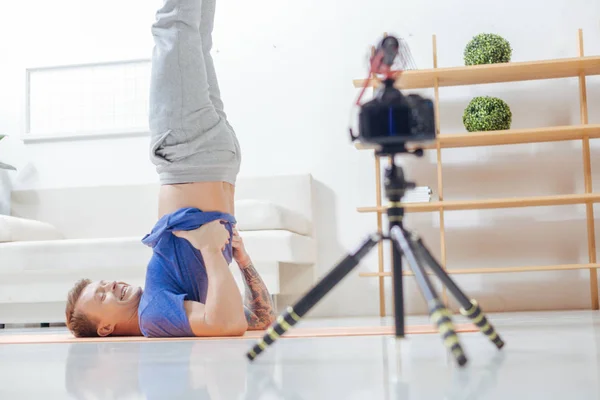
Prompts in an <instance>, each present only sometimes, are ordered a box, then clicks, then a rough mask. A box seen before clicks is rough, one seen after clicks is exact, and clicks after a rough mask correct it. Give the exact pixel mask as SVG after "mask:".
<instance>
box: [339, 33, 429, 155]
mask: <svg viewBox="0 0 600 400" xmlns="http://www.w3.org/2000/svg"><path fill="white" fill-rule="evenodd" d="M399 47H400V44H399V42H398V39H396V38H395V37H393V36H387V37H386V38H384V39H383V40H382V42H381V43H380V44H379V46H378V49H377V51H376V52H375V55H374V56H373V57H372V59H371V72H370V74H369V75H371V73H373V72H375V73H384V74H385V75H386V78H385V80H383V82H382V83H383V85H382V86H380V87H379V88H378V91H377V92H376V94H375V96H374V98H373V100H371V101H369V102H367V103H365V104H364V105H362V106H360V104H358V102H359V101H360V98H359V100H358V101H357V104H358V105H359V106H360V107H361V110H360V114H359V118H358V129H359V133H358V135H357V136H355V135H354V134H353V133H352V132H350V134H351V137H352V140H358V141H360V142H362V143H365V144H371V145H377V147H380V148H382V149H383V150H385V149H391V148H394V149H397V150H398V151H397V152H402V150H403V149H405V148H406V143H408V142H416V143H420V144H422V143H423V142H430V141H434V140H435V136H436V132H435V112H434V107H433V102H432V101H431V100H429V99H426V98H423V97H421V96H419V95H417V94H409V95H407V96H405V95H403V94H402V93H401V92H400V90H398V89H396V88H395V87H394V83H395V82H396V79H395V74H396V73H397V72H398V71H391V66H392V65H393V64H394V60H395V59H396V58H397V56H398V54H399ZM405 52H406V53H407V54H409V53H408V49H407V50H405ZM407 54H401V58H402V60H406V57H407ZM367 84H368V83H365V85H367ZM365 87H366V86H365ZM363 93H364V88H363ZM361 97H362V94H361Z"/></svg>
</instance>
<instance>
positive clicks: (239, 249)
mask: <svg viewBox="0 0 600 400" xmlns="http://www.w3.org/2000/svg"><path fill="white" fill-rule="evenodd" d="M231 247H233V259H234V260H235V262H236V263H237V264H238V265H239V266H240V268H244V267H246V266H247V265H248V264H250V257H249V256H248V252H247V251H246V248H245V247H244V241H243V240H242V237H241V236H240V233H239V232H238V230H237V229H236V228H233V238H232V239H231Z"/></svg>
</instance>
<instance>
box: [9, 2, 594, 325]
mask: <svg viewBox="0 0 600 400" xmlns="http://www.w3.org/2000/svg"><path fill="white" fill-rule="evenodd" d="M159 4H160V1H157V0H155V1H154V2H147V1H142V0H130V1H127V2H123V1H117V0H104V1H94V2H92V1H89V0H87V1H81V0H65V1H62V2H59V3H56V2H47V1H41V0H38V1H30V2H11V4H10V5H9V6H8V7H9V9H8V10H5V13H6V14H7V15H14V16H24V15H26V16H27V17H26V18H23V17H20V18H6V19H5V20H4V21H3V24H1V25H0V35H1V37H3V38H8V39H12V41H11V40H3V41H1V42H0V51H1V53H2V54H3V55H5V56H4V57H2V62H1V63H0V87H1V88H2V96H0V132H7V133H10V134H13V135H18V134H20V133H21V132H22V131H23V127H24V107H23V104H24V69H25V68H27V67H34V66H45V65H57V64H59V65H62V64H69V63H86V62H99V61H112V60H120V59H136V58H147V57H149V56H150V51H151V48H152V37H151V35H150V24H151V23H152V21H153V18H154V12H155V10H156V9H157V7H158V6H159ZM599 15H600V3H598V2H597V1H595V0H570V1H569V2H568V1H567V0H552V1H542V0H530V1H527V2H524V1H515V0H509V1H504V2H498V1H494V2H492V1H475V0H460V1H458V0H452V1H444V2H442V1H433V0H427V1H425V0H422V1H412V2H398V1H390V0H371V1H369V2H366V1H356V0H352V1H348V0H346V1H343V2H342V1H331V0H329V1H327V0H325V1H323V0H321V1H316V0H309V1H303V2H287V1H284V2H282V1H275V0H262V1H252V2H246V1H241V0H219V4H218V10H217V20H216V27H215V32H214V39H215V48H214V52H213V54H214V56H215V61H216V65H217V68H218V73H219V77H220V83H221V87H222V92H223V97H224V99H225V104H226V111H227V113H228V114H229V116H230V119H231V122H232V124H233V125H234V127H235V128H236V130H237V133H238V137H239V139H240V142H241V145H242V147H243V152H244V164H243V166H242V176H248V175H264V174H271V173H297V172H310V173H312V174H313V175H314V177H315V178H316V179H317V180H318V181H319V182H321V184H322V186H321V190H320V191H319V199H320V201H321V204H322V208H321V209H320V210H319V213H320V218H321V219H320V221H319V228H320V229H321V231H323V232H326V233H327V237H326V238H325V239H323V242H322V243H321V251H322V252H321V255H320V265H319V274H320V275H322V274H324V273H325V272H326V271H327V270H328V269H329V268H330V267H331V266H332V265H333V263H334V262H336V261H337V260H339V259H340V258H341V257H342V255H343V252H344V251H346V250H350V249H353V248H354V247H355V246H356V245H357V244H358V243H359V241H361V240H362V238H363V237H364V236H365V234H367V233H368V232H370V231H371V230H373V229H374V228H375V215H361V214H358V213H357V212H356V207H358V206H365V205H372V204H373V203H374V202H375V195H374V188H375V183H374V171H373V157H372V155H371V154H370V153H369V152H360V151H357V150H355V149H354V148H353V146H352V145H351V144H350V142H349V137H348V133H347V127H348V124H349V122H350V121H351V117H353V115H352V114H351V112H352V111H354V110H353V108H352V104H353V101H354V100H355V98H356V95H357V93H358V92H357V90H356V89H354V88H353V87H352V79H355V78H362V77H364V76H365V74H366V72H367V71H366V68H367V63H366V61H367V57H368V54H369V49H370V46H371V45H372V44H375V43H376V42H377V41H378V40H379V39H380V37H381V34H382V33H383V32H384V31H387V32H390V33H395V34H398V35H401V36H404V37H406V38H407V39H408V41H409V45H410V46H411V50H412V54H413V57H414V59H415V61H416V63H417V65H418V67H421V68H430V67H431V66H432V48H431V35H432V34H437V39H438V62H439V66H440V67H444V66H455V65H461V64H462V51H463V48H464V46H465V44H466V43H467V42H468V40H469V39H470V38H471V37H472V36H473V35H475V34H477V33H480V32H495V33H498V34H501V35H502V36H504V37H505V38H506V39H508V40H509V41H510V42H511V44H512V46H513V49H514V51H513V60H514V61H523V60H536V59H545V58H554V57H571V56H576V55H577V29H578V28H583V30H584V39H585V51H586V54H588V55H591V54H600V26H599V18H598V16H599ZM25 24H26V25H25ZM599 85H600V80H599V79H598V78H596V77H593V78H589V79H588V101H589V111H590V123H598V122H600V90H598V89H599ZM422 93H424V94H427V95H432V94H433V92H432V91H422ZM440 94H441V101H442V103H441V126H442V130H443V132H445V133H452V132H462V131H464V128H463V126H462V123H461V116H462V110H463V109H464V107H465V106H466V105H467V103H468V102H469V100H470V99H471V98H472V97H473V96H476V95H485V94H489V95H494V96H500V97H502V98H503V99H505V100H506V101H507V102H508V103H509V105H510V106H511V108H512V111H513V114H514V119H513V127H515V128H519V127H535V126H549V125H555V124H571V123H573V124H576V123H579V120H578V118H579V104H578V83H577V80H576V79H567V80H555V81H537V82H529V83H515V84H513V83H511V84H502V85H500V84H498V85H481V86H471V87H459V88H443V89H441V91H440ZM7 148H8V150H6V149H7ZM269 148H270V149H273V150H269ZM5 150H6V151H9V154H7V153H6V152H5ZM597 155H598V150H597V145H596V144H594V147H593V158H596V156H597ZM0 156H1V157H2V158H3V159H5V161H6V162H13V163H15V164H17V166H18V167H20V169H21V172H20V173H19V174H17V175H15V176H13V180H14V181H15V185H16V186H17V187H20V188H32V187H56V186H70V185H95V184H103V183H111V184H114V183H129V182H131V183H133V182H136V183H137V182H154V181H156V176H155V173H154V170H153V168H152V166H151V165H150V163H149V161H148V158H147V138H146V137H128V138H120V139H108V140H107V139H104V140H89V141H63V142H52V143H35V144H27V145H23V144H20V143H18V142H16V141H14V140H13V141H12V144H10V143H9V145H6V144H5V145H4V147H0ZM109 157H110V158H111V159H110V161H109ZM443 157H444V161H445V163H446V165H447V166H446V167H445V169H444V187H445V190H444V194H445V198H446V199H447V200H452V199H459V198H487V197H500V196H513V195H514V196H521V195H542V194H552V193H570V192H572V191H577V192H581V191H583V185H582V179H581V177H582V166H581V162H580V146H579V145H578V144H577V143H570V142H565V143H557V144H540V145H520V146H510V147H507V148H490V149H487V148H473V149H456V150H446V151H444V153H443ZM266 159H269V161H268V162H265V160H266ZM404 163H405V164H406V165H407V173H408V175H409V177H410V178H414V179H417V180H418V183H419V184H420V185H429V186H431V187H432V188H433V189H434V190H435V191H437V178H436V165H435V154H434V153H431V154H428V156H427V157H425V158H423V159H420V160H413V159H407V158H404ZM551 167H555V168H558V169H555V170H551ZM501 168H507V170H502V171H501ZM594 171H595V173H596V174H597V173H598V166H597V163H594ZM598 176H600V175H598ZM597 185H598V183H597V182H596V184H595V186H596V187H597ZM436 195H437V194H436ZM596 211H597V212H598V210H596ZM437 217H438V216H437V214H419V215H410V216H409V218H408V220H409V225H410V226H411V227H416V228H418V229H419V232H421V233H422V234H423V236H424V237H425V240H426V241H427V243H429V244H430V247H431V248H432V250H433V251H434V254H435V255H436V256H439V249H440V245H439V235H438V232H439V231H438V230H437V229H438V222H437V221H438V218H437ZM584 217H585V210H584V209H583V208H582V207H575V206H573V207H571V206H564V207H559V208H539V209H522V210H504V211H502V210H497V211H482V212H476V211H472V212H460V213H459V212H452V213H448V214H446V228H447V235H448V243H447V244H448V251H447V255H448V263H449V264H448V266H449V267H450V268H453V267H454V268H469V267H485V266H508V265H544V264H562V263H577V262H586V261H587V250H586V236H585V220H584ZM495 233H497V234H498V236H497V237H496V238H495V239H493V238H492V235H493V234H495ZM597 236H599V235H597ZM388 254H389V251H386V256H387V255H388ZM376 260H377V257H376V252H373V253H372V254H371V255H370V257H369V258H368V259H367V260H365V262H364V263H363V265H362V266H361V268H360V270H361V271H374V270H376V268H377V266H376ZM357 275H358V269H357V270H356V271H355V272H354V273H352V274H351V276H350V277H348V278H347V279H346V280H344V281H343V284H341V285H339V286H338V287H337V288H336V289H335V291H334V292H333V293H331V294H330V295H329V296H328V297H327V298H326V300H325V301H324V302H323V303H322V304H320V305H319V306H318V307H317V309H315V315H332V314H343V315H365V314H370V315H376V313H377V311H378V295H377V293H378V292H377V280H376V279H373V278H369V279H367V278H359V277H358V276H357ZM587 276H588V274H587V272H560V273H545V272H544V273H539V272H538V273H527V274H499V275H487V276H479V275H474V276H460V277H457V280H458V282H459V283H460V284H462V285H463V288H464V289H465V290H466V291H467V292H468V293H469V294H472V295H474V296H476V297H477V298H478V299H479V300H480V302H481V303H482V304H483V306H484V307H486V308H487V309H488V310H505V309H511V310H515V309H534V308H562V307H567V308H575V307H588V306H589V289H588V285H587ZM387 282H388V292H387V293H388V305H391V303H390V302H389V300H390V296H389V293H390V290H389V280H388V281H387ZM407 282H410V283H407V290H408V300H407V303H408V307H409V310H410V311H418V310H421V309H422V307H421V306H422V301H421V298H420V296H419V294H418V293H417V292H416V291H415V289H414V286H413V285H412V280H411V279H409V280H407ZM559 290H564V291H565V293H566V294H560V293H558V291H559ZM388 311H389V307H388Z"/></svg>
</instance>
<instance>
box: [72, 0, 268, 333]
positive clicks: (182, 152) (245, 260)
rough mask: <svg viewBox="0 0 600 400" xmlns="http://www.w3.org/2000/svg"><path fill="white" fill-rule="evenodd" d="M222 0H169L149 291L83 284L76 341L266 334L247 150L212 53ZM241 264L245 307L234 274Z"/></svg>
mask: <svg viewBox="0 0 600 400" xmlns="http://www.w3.org/2000/svg"><path fill="white" fill-rule="evenodd" d="M215 1H216V0H163V6H162V8H161V9H159V10H158V12H157V14H156V21H155V23H154V24H153V25H152V34H153V37H154V43H155V46H154V51H153V55H152V73H151V84H150V109H149V114H150V118H149V119H150V131H151V146H150V148H151V151H150V158H151V160H152V162H153V163H154V165H155V166H156V169H157V172H158V175H159V178H160V183H161V187H160V192H159V210H158V212H159V215H158V217H159V220H158V222H157V223H156V225H155V226H154V228H153V229H152V232H150V233H149V234H148V235H146V236H145V237H144V238H143V240H142V241H143V243H144V244H146V245H148V246H150V247H152V249H153V254H152V258H151V260H150V262H149V264H148V267H147V271H146V281H145V286H144V289H143V290H142V288H140V287H134V286H130V285H128V284H126V283H124V282H109V281H96V282H90V281H89V280H81V281H79V282H77V283H76V285H75V287H74V288H73V289H72V290H71V292H70V293H69V296H68V299H67V308H66V320H67V326H68V327H69V329H70V330H71V331H72V332H73V334H74V335H75V336H78V337H85V336H108V335H140V334H141V335H144V336H148V337H165V336H171V337H181V336H229V335H241V334H243V333H244V332H245V331H246V330H247V329H266V328H267V327H268V326H269V325H270V324H271V323H272V322H273V320H274V317H275V314H274V310H273V306H272V303H271V299H270V295H269V292H268V291H267V289H266V286H265V284H264V282H263V281H262V279H261V278H260V276H259V274H258V273H257V272H256V270H255V269H254V267H253V265H252V262H251V260H250V257H249V256H248V253H247V252H246V250H245V248H244V244H243V242H242V240H241V238H240V236H239V234H238V233H237V230H236V229H235V224H236V220H235V217H234V215H235V210H234V192H235V182H236V177H237V174H238V172H239V168H240V163H241V153H240V146H239V143H238V140H237V137H236V135H235V133H234V130H233V128H232V127H231V126H230V124H229V123H228V122H227V117H226V115H225V112H224V110H223V102H222V101H221V98H220V92H219V86H218V83H217V77H216V74H215V69H214V65H213V60H212V58H211V55H210V49H211V47H212V30H213V23H214V14H215ZM232 259H235V260H236V262H237V264H238V265H239V266H240V269H241V271H242V274H243V276H244V279H245V301H243V300H242V295H241V293H240V291H239V289H238V287H237V285H236V283H235V280H234V278H233V275H232V274H231V271H230V270H229V264H230V262H231V261H232Z"/></svg>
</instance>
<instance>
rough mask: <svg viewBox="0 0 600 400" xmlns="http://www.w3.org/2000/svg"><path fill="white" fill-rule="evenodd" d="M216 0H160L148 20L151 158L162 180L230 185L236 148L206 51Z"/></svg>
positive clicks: (237, 165)
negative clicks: (150, 38) (151, 21)
mask: <svg viewBox="0 0 600 400" xmlns="http://www.w3.org/2000/svg"><path fill="white" fill-rule="evenodd" d="M215 1H216V0H163V3H164V4H163V7H162V8H161V9H159V10H158V11H157V13H156V21H155V23H154V24H153V25H152V35H153V37H154V50H153V53H152V72H151V82H150V107H149V122H150V132H151V144H150V160H151V161H152V163H153V164H154V165H155V166H156V170H157V172H158V175H159V179H160V183H161V184H177V183H190V182H206V181H223V182H229V183H231V184H235V181H236V177H237V174H238V172H239V169H240V162H241V152H240V146H239V142H238V140H237V137H236V135H235V132H234V130H233V128H232V127H231V125H230V124H229V122H228V121H227V116H226V115H225V112H224V110H223V101H222V100H221V94H220V91H219V85H218V82H217V76H216V73H215V68H214V64H213V60H212V57H211V55H210V50H211V48H212V30H213V25H214V16H215Z"/></svg>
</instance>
